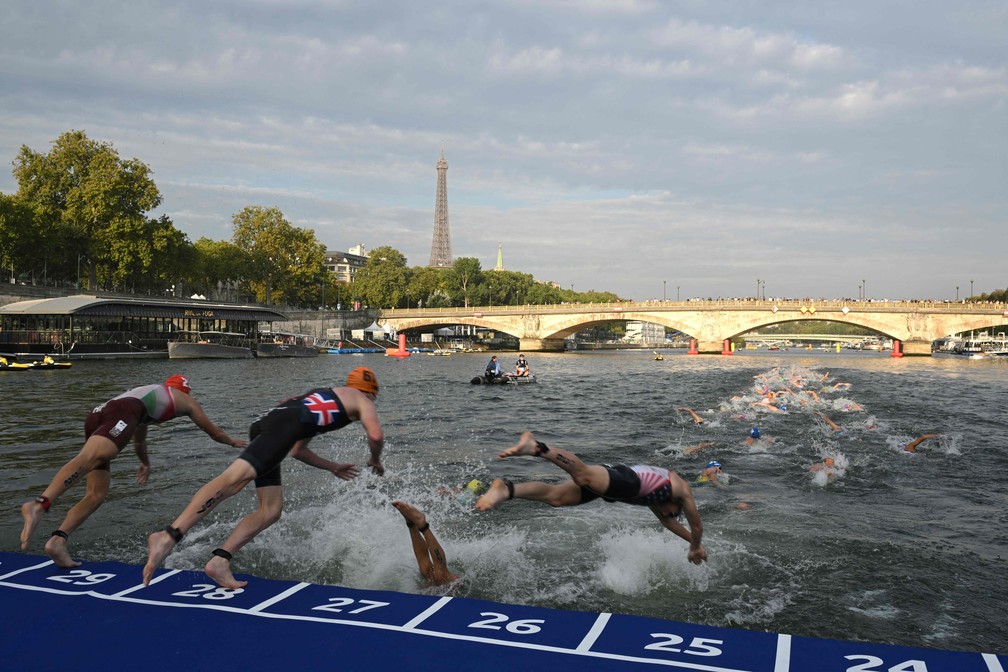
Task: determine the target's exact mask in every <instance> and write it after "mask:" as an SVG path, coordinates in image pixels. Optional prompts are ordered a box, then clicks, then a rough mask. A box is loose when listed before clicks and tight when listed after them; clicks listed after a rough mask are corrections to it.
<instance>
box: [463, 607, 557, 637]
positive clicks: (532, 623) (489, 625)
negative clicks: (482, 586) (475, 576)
mask: <svg viewBox="0 0 1008 672" xmlns="http://www.w3.org/2000/svg"><path fill="white" fill-rule="evenodd" d="M480 616H489V617H490V618H488V619H486V620H485V621H476V622H475V623H470V624H469V627H470V628H486V629H487V630H500V629H501V626H499V625H495V624H496V623H504V622H506V621H507V620H508V617H507V615H506V614H498V613H496V612H493V611H481V612H480ZM545 622H546V620H545V619H542V618H522V619H519V620H517V621H511V622H509V623H508V624H507V625H505V626H504V629H505V630H507V631H508V632H510V633H512V634H515V635H534V634H535V633H537V632H539V631H540V630H542V628H540V627H539V626H538V625H536V623H539V624H542V623H545Z"/></svg>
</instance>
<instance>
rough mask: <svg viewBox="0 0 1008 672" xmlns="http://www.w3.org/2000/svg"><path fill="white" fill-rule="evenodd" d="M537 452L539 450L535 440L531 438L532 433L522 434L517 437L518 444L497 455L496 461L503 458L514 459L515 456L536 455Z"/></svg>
mask: <svg viewBox="0 0 1008 672" xmlns="http://www.w3.org/2000/svg"><path fill="white" fill-rule="evenodd" d="M538 452H539V448H538V446H536V440H535V437H534V436H532V432H524V433H522V435H521V436H520V437H518V443H516V444H515V445H513V446H511V447H510V448H508V449H507V450H505V451H502V452H501V453H500V454H499V455H497V459H498V460H503V459H504V458H505V457H514V456H515V455H536V454H538Z"/></svg>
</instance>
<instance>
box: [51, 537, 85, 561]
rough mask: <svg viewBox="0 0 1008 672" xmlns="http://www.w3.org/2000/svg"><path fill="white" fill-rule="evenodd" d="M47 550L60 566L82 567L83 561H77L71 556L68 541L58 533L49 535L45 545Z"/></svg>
mask: <svg viewBox="0 0 1008 672" xmlns="http://www.w3.org/2000/svg"><path fill="white" fill-rule="evenodd" d="M45 552H46V553H48V554H49V557H50V558H52V561H53V562H55V563H56V564H57V565H58V566H60V567H67V568H69V567H80V564H81V563H79V562H75V561H74V559H73V558H71V557H70V551H68V550H67V541H66V539H64V538H63V537H60V536H57V535H53V536H51V537H49V541H47V542H46V545H45Z"/></svg>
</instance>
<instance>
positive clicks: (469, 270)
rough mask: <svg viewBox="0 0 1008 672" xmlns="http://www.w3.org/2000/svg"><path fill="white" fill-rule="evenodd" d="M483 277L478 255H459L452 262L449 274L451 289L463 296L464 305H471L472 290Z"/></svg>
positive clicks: (452, 291) (453, 292) (451, 291)
mask: <svg viewBox="0 0 1008 672" xmlns="http://www.w3.org/2000/svg"><path fill="white" fill-rule="evenodd" d="M482 279H483V271H482V269H481V268H480V262H479V259H477V258H476V257H458V258H456V259H455V261H454V262H453V263H452V268H451V273H449V274H448V282H449V291H450V293H452V294H456V295H458V296H460V297H461V299H462V301H463V305H464V306H465V307H466V308H468V307H469V295H470V291H472V289H473V288H475V286H476V285H478V284H479V283H480V282H481V281H482Z"/></svg>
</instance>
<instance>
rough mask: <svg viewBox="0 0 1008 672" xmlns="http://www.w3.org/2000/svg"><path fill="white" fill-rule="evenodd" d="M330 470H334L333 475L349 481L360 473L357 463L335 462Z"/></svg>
mask: <svg viewBox="0 0 1008 672" xmlns="http://www.w3.org/2000/svg"><path fill="white" fill-rule="evenodd" d="M329 471H330V472H332V475H333V476H336V477H338V478H342V479H343V480H344V481H349V480H350V479H351V478H357V474H358V473H359V472H358V471H357V465H355V464H339V463H337V464H334V465H333V466H332V469H330V470H329Z"/></svg>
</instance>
